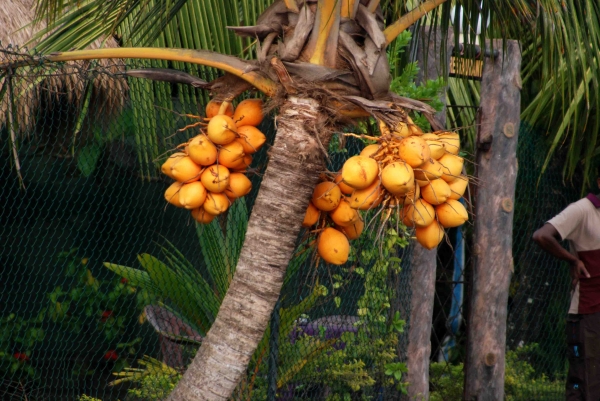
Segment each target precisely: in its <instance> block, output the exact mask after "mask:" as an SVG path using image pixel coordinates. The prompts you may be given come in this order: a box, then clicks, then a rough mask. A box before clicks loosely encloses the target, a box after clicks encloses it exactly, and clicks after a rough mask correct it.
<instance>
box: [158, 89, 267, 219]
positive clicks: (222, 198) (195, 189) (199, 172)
mask: <svg viewBox="0 0 600 401" xmlns="http://www.w3.org/2000/svg"><path fill="white" fill-rule="evenodd" d="M262 108H263V102H262V100H261V99H246V100H243V101H241V102H240V103H239V104H238V106H237V107H236V108H235V109H234V108H233V106H232V104H231V103H229V102H222V103H221V102H217V101H214V100H211V101H210V102H208V104H207V105H206V110H205V111H206V118H205V121H206V123H204V122H202V123H200V124H193V125H192V126H191V127H193V126H198V125H200V126H202V128H201V129H200V133H199V134H198V135H196V136H195V137H193V138H191V139H190V140H189V141H187V142H186V143H183V144H181V145H179V146H178V148H179V149H182V151H178V152H175V153H173V154H172V155H171V156H170V157H169V158H168V159H167V160H166V161H165V162H164V164H163V165H162V167H161V170H162V172H163V174H165V175H167V176H169V177H170V178H172V179H174V180H175V182H173V184H171V186H169V187H168V188H167V190H166V191H165V200H166V201H167V202H169V203H170V204H172V205H174V206H176V207H180V208H184V209H188V210H190V212H191V214H192V217H193V218H194V219H195V220H196V221H197V222H199V223H202V224H208V223H210V222H211V221H213V219H214V218H215V217H216V216H218V215H220V214H221V213H224V212H225V211H226V210H227V209H228V208H229V206H230V205H231V204H232V202H234V201H235V200H236V199H238V198H241V197H242V196H244V195H247V194H248V193H249V192H250V190H251V189H252V183H251V182H250V179H249V178H248V177H247V175H246V173H247V169H248V167H249V166H250V163H252V155H253V154H254V153H256V152H257V151H258V150H259V149H260V148H261V147H262V146H263V145H264V143H265V142H266V137H265V135H264V134H263V133H262V132H261V131H260V130H259V129H258V128H256V127H257V126H258V125H259V124H260V123H261V121H262V120H263V118H264V114H263V111H262ZM186 128H187V127H186Z"/></svg>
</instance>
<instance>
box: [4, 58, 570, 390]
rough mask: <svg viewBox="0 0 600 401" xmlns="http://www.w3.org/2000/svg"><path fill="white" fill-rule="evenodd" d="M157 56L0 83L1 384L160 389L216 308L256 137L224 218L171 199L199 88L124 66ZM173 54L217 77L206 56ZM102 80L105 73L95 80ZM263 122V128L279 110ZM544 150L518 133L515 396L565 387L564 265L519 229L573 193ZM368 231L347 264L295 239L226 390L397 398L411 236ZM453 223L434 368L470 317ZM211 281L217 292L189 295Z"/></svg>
mask: <svg viewBox="0 0 600 401" xmlns="http://www.w3.org/2000/svg"><path fill="white" fill-rule="evenodd" d="M165 64H166V63H162V62H135V63H134V62H131V63H129V64H127V65H114V64H103V65H92V67H93V69H89V68H88V66H87V65H83V64H75V65H71V64H69V65H52V66H49V67H43V68H42V67H32V68H27V69H20V70H18V71H16V72H15V75H14V76H12V77H8V78H7V77H5V78H4V79H3V81H1V84H2V87H1V90H2V92H0V93H1V94H2V98H1V103H0V106H1V107H0V112H1V113H2V114H1V117H2V120H0V126H1V132H0V134H1V135H0V144H1V148H2V150H1V151H2V154H3V157H2V158H1V159H0V160H1V163H2V166H1V168H0V174H1V175H2V181H1V184H0V193H1V196H2V198H3V199H4V202H3V208H2V209H0V221H1V226H0V235H1V236H2V238H1V240H2V243H3V247H2V250H1V251H0V261H1V263H2V266H1V267H2V268H1V269H0V282H1V283H2V291H1V292H0V319H1V320H0V322H1V323H0V380H1V381H2V383H1V384H0V399H6V400H24V399H29V400H78V399H80V397H82V396H83V395H84V394H85V395H86V396H90V397H96V398H99V399H102V400H105V401H107V400H117V399H120V400H126V399H127V400H158V399H162V398H164V396H165V395H166V394H167V393H168V391H169V390H170V389H172V387H173V386H174V384H175V383H176V381H177V379H178V377H179V375H180V374H181V372H182V371H183V370H184V369H185V366H186V364H187V363H189V361H190V359H191V358H192V357H193V355H194V353H195V350H196V349H197V347H198V344H199V341H200V340H201V337H202V334H203V333H204V332H205V331H206V330H207V329H208V326H207V325H206V324H205V323H206V322H207V321H208V322H210V321H211V320H210V319H212V318H214V315H215V314H216V310H218V302H219V299H220V298H219V297H220V296H222V293H224V291H223V290H224V289H226V287H227V284H228V279H227V277H230V276H231V273H232V271H233V267H234V266H235V261H236V259H237V256H236V255H238V254H239V249H240V247H241V243H242V242H243V236H244V232H245V222H246V220H247V216H248V214H249V213H250V212H251V208H252V203H253V199H254V198H255V196H256V191H257V190H258V187H259V184H260V178H261V172H262V171H264V167H265V163H266V151H267V147H265V148H264V149H263V150H261V152H260V153H259V154H257V155H256V157H255V158H254V160H253V164H252V175H251V178H252V181H253V185H254V186H253V191H252V192H251V194H249V195H248V196H246V197H245V199H244V200H243V201H237V202H236V203H235V204H234V205H235V206H234V207H232V208H231V209H230V211H229V213H228V214H227V216H224V217H222V218H219V219H218V221H215V222H213V223H211V225H207V226H199V225H196V224H195V222H194V220H193V219H192V218H191V217H190V215H189V213H188V212H186V211H183V210H181V209H176V208H174V207H171V206H167V207H166V206H165V205H166V202H165V201H164V198H163V193H164V190H165V189H166V188H167V187H168V185H169V184H170V182H171V180H170V179H168V178H166V177H164V176H163V175H162V174H160V172H159V166H160V164H161V163H162V161H164V159H165V158H166V155H167V154H168V152H169V151H170V150H171V149H173V148H175V147H176V146H177V145H178V144H180V143H182V142H184V141H185V140H186V139H187V138H189V137H191V136H193V135H194V134H195V132H196V131H195V130H194V129H188V130H185V131H181V132H178V129H180V128H183V127H184V126H186V125H189V124H193V123H195V122H197V121H198V120H196V119H194V118H192V117H189V116H185V114H190V115H199V114H202V110H199V107H198V105H199V104H200V105H202V104H204V102H205V101H206V97H205V94H203V93H202V92H200V91H198V90H196V89H191V88H188V87H184V86H180V85H170V84H165V83H149V82H142V81H140V80H135V79H129V80H124V78H123V76H122V75H120V74H121V73H122V71H123V69H124V68H140V67H148V66H158V67H166V66H169V65H165ZM182 66H183V67H184V68H185V69H186V70H187V71H188V72H190V73H192V74H195V75H200V76H203V77H206V78H210V76H209V75H210V74H211V72H210V71H207V70H204V69H198V68H197V67H195V66H188V65H182ZM182 66H178V68H183V67H182ZM99 78H101V81H102V82H104V83H105V85H106V86H104V87H103V86H101V85H95V84H94V83H96V82H98V80H99ZM109 87H112V88H119V89H118V90H117V91H116V93H114V92H113V93H111V91H110V90H108V89H107V88H109ZM115 96H116V98H115ZM200 109H202V107H200ZM82 110H83V111H84V112H83V113H82ZM260 128H261V130H262V131H263V132H264V133H265V134H266V135H267V137H268V140H269V143H272V140H273V136H274V128H273V123H272V121H271V120H267V121H265V122H263V123H262V125H261V127H260ZM334 142H335V141H334ZM361 146H362V145H361V143H360V142H358V141H357V140H356V139H354V138H348V140H347V142H346V144H345V147H343V148H341V147H340V146H336V145H335V144H334V145H332V147H331V149H330V150H331V151H330V158H331V159H330V165H329V169H330V170H331V171H337V170H338V169H339V168H340V167H341V165H342V163H343V161H344V160H345V159H346V158H347V157H349V156H351V155H353V154H356V153H358V152H359V150H360V149H361ZM543 151H544V147H543V146H542V141H541V139H540V137H539V135H534V134H533V133H532V132H529V131H527V132H522V133H521V137H520V142H519V155H518V156H519V164H520V170H519V171H520V174H519V178H518V180H519V181H518V184H517V187H518V190H517V203H516V214H515V240H514V243H515V250H514V252H515V276H514V280H513V285H512V287H511V302H510V305H509V308H510V315H509V327H508V344H507V345H508V347H509V349H511V350H514V351H515V352H516V353H514V354H512V355H513V356H514V358H515V361H513V362H512V363H513V366H514V367H515V369H517V371H516V372H517V373H515V375H514V376H513V377H523V376H524V374H525V373H526V374H529V375H530V377H531V379H532V380H521V382H518V383H516V384H514V385H513V387H510V388H511V389H512V388H514V389H516V390H515V391H518V392H519V393H518V394H516V395H515V394H512V395H511V396H514V397H513V398H512V399H514V400H517V399H518V400H531V399H559V398H561V391H562V390H561V389H562V387H560V386H558V384H562V383H561V380H562V379H563V378H564V371H565V370H564V369H565V357H564V352H563V348H564V347H563V345H562V341H563V340H562V335H563V333H562V324H563V323H562V321H563V318H564V315H565V313H566V312H565V311H566V306H565V305H566V303H567V299H568V291H567V281H568V278H567V276H568V275H567V274H566V272H565V270H564V269H562V270H561V267H560V266H559V265H558V264H556V263H555V262H553V261H552V259H551V258H549V257H547V256H546V255H544V254H542V253H541V252H540V251H539V250H538V249H537V248H536V247H535V245H534V244H532V242H531V241H530V240H529V238H531V234H532V232H533V230H535V229H536V228H537V227H538V226H539V225H541V224H542V223H543V222H544V221H545V220H547V219H548V218H550V217H552V216H553V215H554V214H555V213H556V212H557V211H559V210H560V209H562V208H563V207H564V206H565V205H566V204H567V203H568V202H569V201H572V200H574V199H576V192H575V191H570V192H569V193H566V192H565V190H564V185H563V184H562V182H561V178H560V177H561V176H560V167H559V166H554V167H552V168H550V169H549V171H548V172H547V173H546V174H545V175H544V176H543V177H542V181H540V185H539V186H538V187H536V180H537V178H538V174H539V168H540V165H539V163H540V161H541V160H543V157H542V156H541V155H543ZM540 152H541V153H540ZM538 153H539V154H538ZM536 188H537V189H536ZM378 229H379V227H377V226H376V225H375V226H373V227H372V229H371V230H369V233H367V235H365V237H364V239H361V240H358V241H355V243H354V244H353V249H354V257H353V260H352V261H351V263H349V264H347V265H345V266H342V267H333V266H328V265H324V264H322V263H321V264H319V265H318V266H316V265H315V263H314V253H313V252H312V251H310V250H307V248H306V246H305V245H306V244H302V238H300V239H299V248H298V253H297V255H296V257H295V258H294V259H293V261H292V263H291V265H290V268H289V272H288V276H287V279H286V282H285V284H284V288H283V290H282V295H281V298H280V301H279V302H278V305H277V307H276V310H275V313H274V314H273V318H272V321H271V324H270V328H269V330H268V332H267V334H266V335H265V338H264V339H263V343H261V345H260V346H259V351H258V352H257V353H256V354H255V356H254V357H253V359H252V362H251V365H250V367H249V370H248V373H247V375H246V377H245V378H244V380H243V381H242V383H241V384H240V386H239V387H238V389H237V390H236V393H235V395H234V398H235V399H240V400H241V399H244V400H247V399H252V400H264V399H269V400H275V399H277V400H291V399H310V400H317V399H331V400H335V399H339V400H345V399H373V400H384V399H386V400H388V399H389V400H393V399H400V397H401V392H400V390H399V384H400V383H401V382H402V379H400V380H398V379H396V378H395V375H396V374H397V373H401V372H402V366H401V365H400V364H399V362H401V361H403V360H405V358H406V344H407V338H406V335H405V332H404V333H402V327H403V323H402V322H401V320H404V321H407V320H408V315H409V306H410V264H409V263H408V258H406V257H404V258H403V257H402V256H404V255H407V254H408V252H410V247H407V248H402V247H401V246H398V245H395V246H393V247H391V248H390V249H388V250H387V252H388V253H386V254H385V255H386V256H385V257H384V258H381V257H380V255H381V252H384V251H385V250H382V249H381V248H379V247H374V246H373V243H374V242H373V240H374V237H375V236H377V231H378ZM465 233H466V235H467V239H468V235H469V230H468V229H467V230H465ZM456 235H457V234H456V230H451V231H450V232H449V243H448V244H445V245H443V246H442V247H441V248H440V251H439V254H438V278H437V279H438V285H437V289H436V291H437V295H436V306H435V314H434V315H435V316H434V330H433V332H432V361H438V360H440V359H442V360H443V358H441V357H440V355H441V354H442V353H443V349H444V345H446V351H448V348H447V341H448V338H451V339H452V340H453V341H454V343H455V346H454V347H452V350H451V352H450V354H451V355H452V358H451V360H450V361H449V362H447V363H446V362H444V364H445V368H444V370H443V372H446V373H445V374H450V373H452V372H454V371H453V370H452V369H451V366H452V364H455V363H458V362H461V361H462V360H463V354H464V351H463V349H464V325H462V324H460V321H459V322H458V330H457V331H455V332H454V333H452V330H451V328H450V327H449V317H450V313H451V310H452V299H453V297H456V295H455V293H454V292H453V289H454V287H455V285H456V284H457V283H458V282H460V283H463V282H464V280H463V279H462V278H461V279H459V280H458V281H457V280H456V278H455V277H453V272H454V268H453V256H454V249H455V239H456ZM303 238H304V237H303ZM399 241H400V239H399ZM465 245H466V263H465V266H467V269H468V266H469V263H470V262H469V261H470V259H469V249H470V248H469V246H468V241H467V242H466V243H465ZM140 255H141V256H140ZM396 257H398V258H401V259H402V262H397V261H396V259H395V258H396ZM398 260H400V259H398ZM105 263H110V265H105ZM382 263H383V265H382ZM108 267H110V269H109V268H108ZM127 267H129V268H133V269H136V270H135V271H133V270H127ZM400 267H401V268H400ZM115 272H116V273H119V274H116V273H115ZM173 272H175V273H173ZM224 273H225V274H224ZM559 273H560V274H559ZM228 274H229V275H228ZM466 274H467V275H468V270H467V272H466ZM203 283H204V284H203ZM206 283H207V288H208V289H209V290H210V291H209V292H207V293H204V295H203V296H199V295H198V293H199V292H198V291H197V289H198V288H204V287H202V286H203V285H205V284H206ZM186 285H187V286H186ZM219 294H221V295H219ZM459 310H460V311H462V308H461V307H460V305H459ZM396 312H398V313H397V314H396ZM357 322H358V324H357ZM406 323H407V324H410V322H408V321H407V322H406ZM406 327H408V326H406ZM406 327H404V329H406ZM519 350H523V351H519ZM522 362H526V364H524V363H522ZM131 368H140V369H145V370H144V375H143V377H141V376H140V377H132V376H131V374H132V373H140V371H131V370H129V369H131ZM530 368H531V369H534V372H533V373H531V372H530V371H529V370H528V369H530ZM518 369H521V370H523V369H524V370H525V373H523V372H522V371H519V370H518ZM527 372H529V373H527ZM115 373H117V374H122V375H121V376H117V375H115ZM127 374H129V376H127ZM140 374H141V373H140ZM542 375H544V376H542ZM542 377H544V378H545V379H541V378H542ZM132 378H134V379H135V380H128V379H132ZM508 378H509V376H508V375H507V380H508ZM119 379H121V380H123V379H124V381H122V382H120V383H117V384H115V385H110V383H112V382H114V381H115V380H119ZM534 379H535V380H534ZM454 381H455V382H458V383H459V384H460V380H458V379H456V380H454ZM557 386H558V387H557ZM508 388H509V387H507V389H508ZM433 389H435V388H433ZM510 391H512V390H510ZM507 394H509V391H507ZM547 394H550V395H551V397H554V398H543V397H545V396H546V395H547ZM82 399H84V398H82ZM446 399H451V398H446Z"/></svg>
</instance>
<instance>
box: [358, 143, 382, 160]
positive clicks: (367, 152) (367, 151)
mask: <svg viewBox="0 0 600 401" xmlns="http://www.w3.org/2000/svg"><path fill="white" fill-rule="evenodd" d="M379 148H380V146H379V144H377V143H376V144H373V145H367V146H365V148H364V149H363V150H362V151H361V152H360V155H361V156H365V157H371V156H372V155H374V154H375V153H377V151H378V150H379Z"/></svg>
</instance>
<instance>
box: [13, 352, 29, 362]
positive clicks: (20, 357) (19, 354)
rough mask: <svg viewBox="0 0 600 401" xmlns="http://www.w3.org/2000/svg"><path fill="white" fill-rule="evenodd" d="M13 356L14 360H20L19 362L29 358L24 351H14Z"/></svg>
mask: <svg viewBox="0 0 600 401" xmlns="http://www.w3.org/2000/svg"><path fill="white" fill-rule="evenodd" d="M13 357H14V358H15V359H16V360H18V361H21V362H25V361H28V360H29V357H28V356H27V354H26V353H24V352H15V353H14V354H13Z"/></svg>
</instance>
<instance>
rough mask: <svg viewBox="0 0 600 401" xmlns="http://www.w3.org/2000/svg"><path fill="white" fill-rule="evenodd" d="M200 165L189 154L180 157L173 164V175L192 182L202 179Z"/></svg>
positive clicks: (178, 178)
mask: <svg viewBox="0 0 600 401" xmlns="http://www.w3.org/2000/svg"><path fill="white" fill-rule="evenodd" d="M201 170H202V169H201V168H200V166H199V165H197V164H196V163H194V161H193V160H192V159H190V157H189V156H185V157H181V158H178V159H177V160H176V161H174V162H173V164H172V165H171V177H172V178H174V179H175V180H176V181H179V182H192V181H198V180H199V179H200V171H201Z"/></svg>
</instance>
